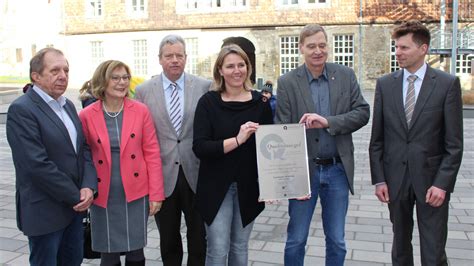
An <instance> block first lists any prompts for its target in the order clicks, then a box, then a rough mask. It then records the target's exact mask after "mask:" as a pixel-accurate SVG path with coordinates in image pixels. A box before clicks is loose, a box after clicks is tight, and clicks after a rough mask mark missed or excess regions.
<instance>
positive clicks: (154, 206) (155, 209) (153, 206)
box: [149, 201, 163, 216]
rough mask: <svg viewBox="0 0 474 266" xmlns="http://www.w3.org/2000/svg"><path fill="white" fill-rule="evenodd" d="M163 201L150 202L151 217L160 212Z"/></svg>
mask: <svg viewBox="0 0 474 266" xmlns="http://www.w3.org/2000/svg"><path fill="white" fill-rule="evenodd" d="M162 204H163V201H150V214H149V215H150V216H153V215H155V214H156V213H157V212H159V211H160V209H161V205H162Z"/></svg>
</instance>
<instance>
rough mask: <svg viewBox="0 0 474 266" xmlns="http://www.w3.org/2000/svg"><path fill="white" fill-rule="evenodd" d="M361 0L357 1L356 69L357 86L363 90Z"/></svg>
mask: <svg viewBox="0 0 474 266" xmlns="http://www.w3.org/2000/svg"><path fill="white" fill-rule="evenodd" d="M362 15H363V13H362V0H360V1H359V49H358V52H359V60H357V61H358V64H359V67H358V68H359V71H358V76H359V86H360V89H361V90H363V89H364V84H363V83H362V72H363V71H362V65H363V64H362V22H363V18H362Z"/></svg>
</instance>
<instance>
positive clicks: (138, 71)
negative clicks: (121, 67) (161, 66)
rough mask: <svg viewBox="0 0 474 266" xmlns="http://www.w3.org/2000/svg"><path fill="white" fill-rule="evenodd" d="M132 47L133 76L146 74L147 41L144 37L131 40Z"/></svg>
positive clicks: (144, 75)
mask: <svg viewBox="0 0 474 266" xmlns="http://www.w3.org/2000/svg"><path fill="white" fill-rule="evenodd" d="M132 47H133V68H132V69H133V72H132V75H133V76H140V77H146V76H147V75H148V43H147V40H145V39H139V40H132Z"/></svg>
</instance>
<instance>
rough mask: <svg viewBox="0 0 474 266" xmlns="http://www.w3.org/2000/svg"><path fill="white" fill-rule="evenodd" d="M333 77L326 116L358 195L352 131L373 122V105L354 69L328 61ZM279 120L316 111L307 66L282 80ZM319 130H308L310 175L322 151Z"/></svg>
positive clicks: (295, 120)
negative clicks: (371, 118) (363, 91)
mask: <svg viewBox="0 0 474 266" xmlns="http://www.w3.org/2000/svg"><path fill="white" fill-rule="evenodd" d="M326 73H327V75H328V79H329V98H330V106H331V115H330V116H328V117H326V119H327V120H328V123H329V128H328V132H329V134H331V135H332V136H335V137H336V146H337V151H338V153H339V156H340V157H341V160H342V164H343V165H344V169H345V171H346V176H347V181H348V183H349V187H350V190H351V193H352V194H354V144H353V142H352V132H354V131H356V130H358V129H359V128H361V127H363V126H364V125H366V124H367V122H368V121H369V116H370V110H369V104H367V102H366V101H365V100H364V97H363V96H362V94H361V91H360V88H359V84H358V83H357V79H356V77H355V74H354V71H353V70H352V69H350V68H348V67H346V66H343V65H338V64H333V63H326ZM277 95H278V98H277V108H276V118H275V121H276V123H279V124H283V123H298V122H299V121H300V119H301V117H302V116H303V114H305V113H315V112H316V108H315V106H314V102H313V100H312V99H313V98H312V97H311V90H310V87H309V83H308V78H307V74H306V70H305V67H304V66H300V67H298V68H296V69H294V70H292V71H290V72H288V73H286V74H285V75H283V76H281V77H280V78H279V79H278V90H277ZM318 140H319V132H318V130H316V129H308V130H307V131H306V141H307V145H308V160H309V162H308V163H309V170H310V174H311V175H313V172H314V170H315V167H316V164H315V163H314V160H315V159H316V156H317V151H318V148H319V147H318V145H319V143H318Z"/></svg>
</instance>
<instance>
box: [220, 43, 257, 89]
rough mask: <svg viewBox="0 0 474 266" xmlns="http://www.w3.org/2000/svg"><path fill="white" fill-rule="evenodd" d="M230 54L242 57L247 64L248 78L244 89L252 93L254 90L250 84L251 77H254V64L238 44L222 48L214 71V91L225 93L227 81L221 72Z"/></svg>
mask: <svg viewBox="0 0 474 266" xmlns="http://www.w3.org/2000/svg"><path fill="white" fill-rule="evenodd" d="M229 54H236V55H238V56H240V57H242V59H243V60H244V62H245V65H246V66H247V76H246V77H245V82H244V89H245V90H247V91H250V90H251V89H252V83H251V82H250V75H252V64H250V59H249V57H248V56H247V54H246V53H245V52H244V50H242V48H240V47H239V46H238V45H236V44H229V45H226V46H224V47H222V49H221V51H220V52H219V55H218V56H217V59H216V62H215V63H214V70H213V77H214V89H215V90H216V91H218V92H224V91H225V80H224V77H223V76H221V73H220V72H219V70H220V69H221V68H222V65H223V64H224V59H225V58H226V56H228V55H229Z"/></svg>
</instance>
